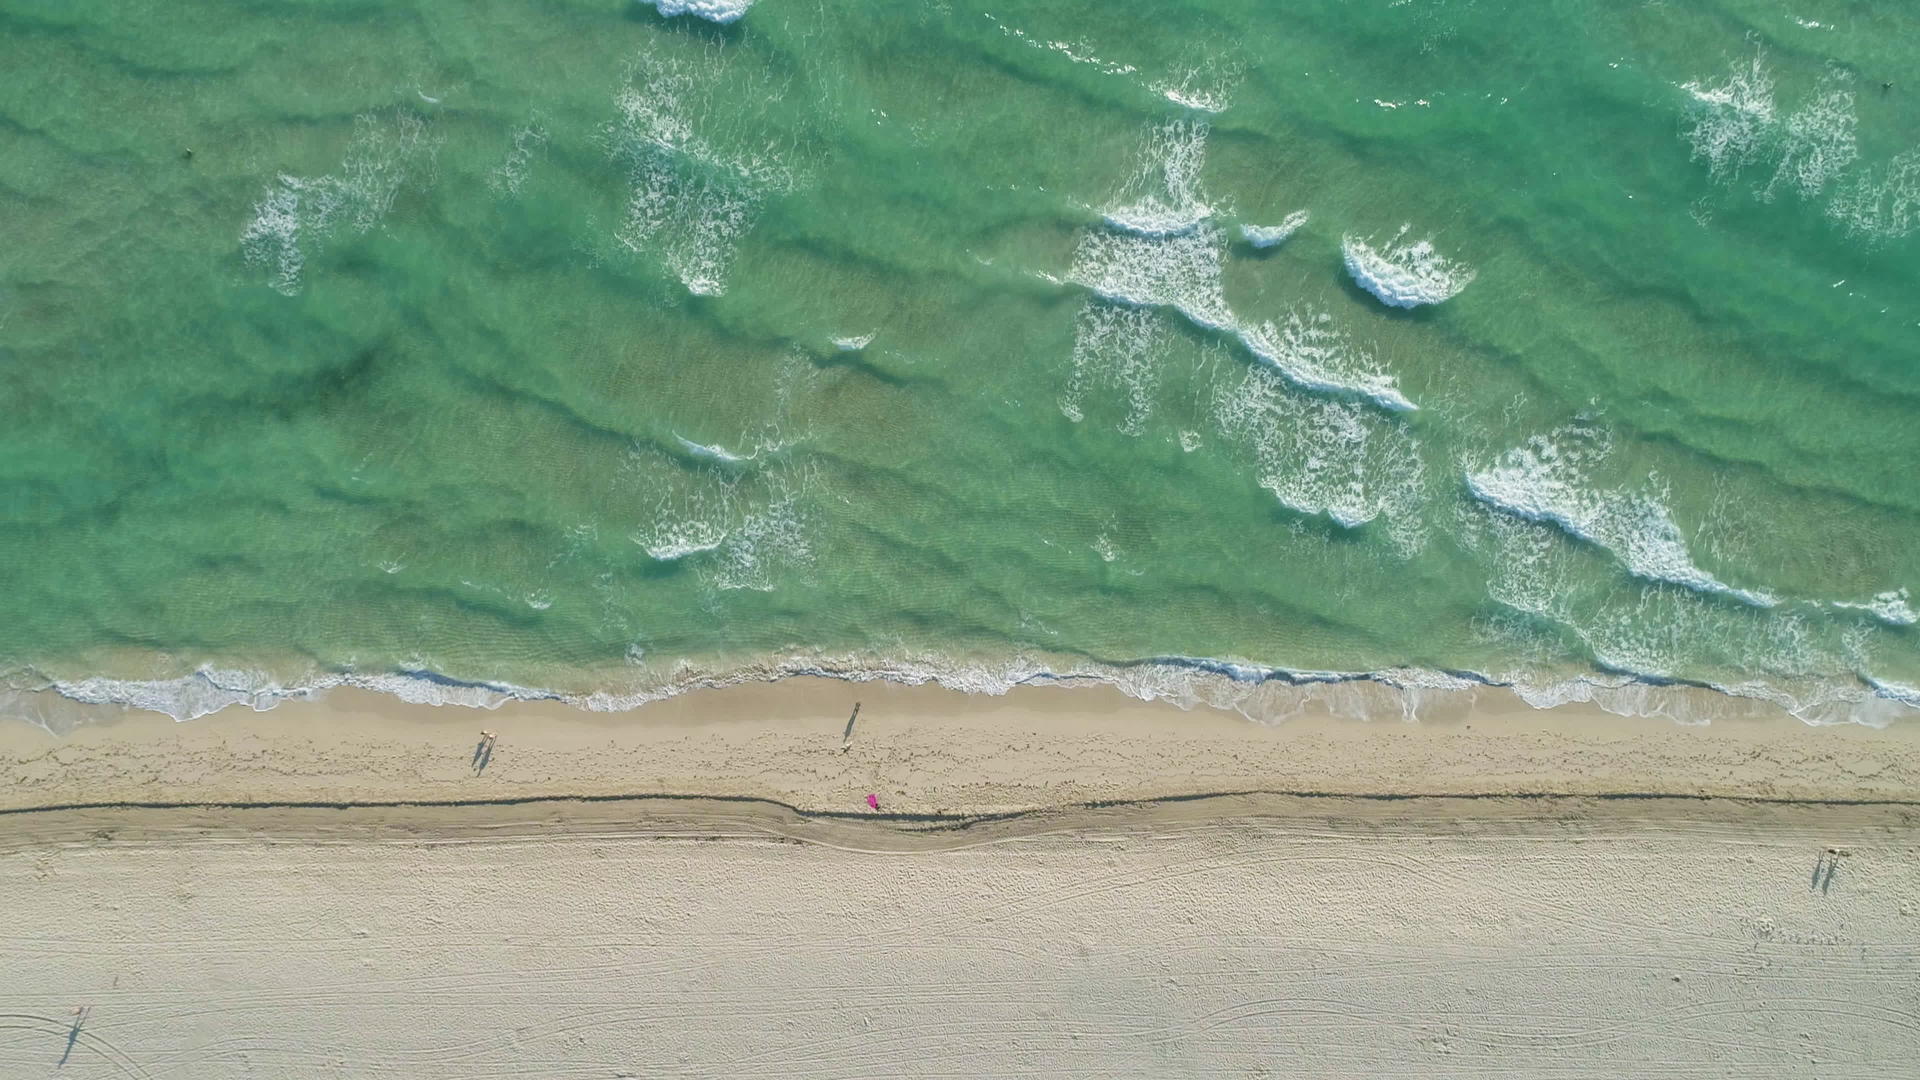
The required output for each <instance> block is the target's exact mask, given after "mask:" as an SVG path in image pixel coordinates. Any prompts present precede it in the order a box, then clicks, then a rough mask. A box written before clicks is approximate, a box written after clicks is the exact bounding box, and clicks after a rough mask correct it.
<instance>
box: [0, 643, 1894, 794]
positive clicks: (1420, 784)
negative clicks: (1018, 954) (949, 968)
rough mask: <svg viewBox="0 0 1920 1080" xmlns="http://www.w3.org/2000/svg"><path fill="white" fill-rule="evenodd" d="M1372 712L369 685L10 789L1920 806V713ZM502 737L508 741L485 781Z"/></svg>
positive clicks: (1086, 700) (62, 753)
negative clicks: (1849, 716)
mask: <svg viewBox="0 0 1920 1080" xmlns="http://www.w3.org/2000/svg"><path fill="white" fill-rule="evenodd" d="M1702 693H1707V692H1705V691H1702ZM1359 700H1363V699H1359ZM856 702H858V703H860V705H861V711H860V713H859V716H858V718H857V720H856V721H855V723H854V724H853V730H852V735H851V737H850V738H846V739H845V741H844V744H843V736H844V735H845V731H846V728H847V723H848V715H849V713H850V711H851V710H852V707H853V705H854V703H856ZM1380 704H1381V705H1382V706H1384V705H1385V704H1386V702H1384V701H1383V702H1381V703H1380ZM1382 713H1384V714H1385V716H1384V718H1381V714H1382ZM1358 715H1359V716H1368V715H1372V716H1374V717H1376V718H1373V719H1360V718H1356V716H1355V715H1348V714H1343V713H1342V712H1341V711H1340V710H1339V709H1337V708H1334V707H1330V706H1329V704H1328V703H1327V702H1325V701H1308V702H1306V703H1304V704H1303V705H1302V707H1301V709H1300V710H1299V712H1298V714H1297V715H1294V716H1292V717H1290V718H1289V719H1287V720H1285V721H1282V722H1278V723H1255V722H1252V721H1249V720H1247V719H1246V718H1244V717H1243V716H1242V715H1240V714H1239V713H1236V712H1231V711H1227V710H1223V709H1218V708H1214V707H1210V706H1206V705H1197V706H1192V707H1187V708H1182V707H1181V706H1179V705H1175V704H1171V703H1167V702H1161V701H1141V700H1138V699H1136V698H1133V697H1129V696H1128V695H1126V694H1124V693H1122V692H1121V691H1120V690H1119V689H1116V688H1114V687H1111V686H1094V687H1087V686H1076V687H1067V686H1027V687H1016V688H1014V689H1012V690H1010V691H1008V692H1007V693H1005V694H1003V695H997V696H988V695H982V694H970V693H965V692H962V691H957V690H949V689H946V688H943V687H940V686H937V685H931V684H923V685H917V686H909V685H901V684H896V683H851V682H847V681H843V680H839V679H832V678H823V677H814V676H796V677H791V678H788V679H783V680H780V681H778V682H772V683H743V684H738V685H734V686H729V687H721V688H715V689H703V690H694V691H690V692H688V693H686V694H682V695H678V696H675V697H671V698H665V699H662V700H659V701H655V702H652V703H649V704H647V705H644V706H642V707H640V708H638V709H634V710H631V711H628V712H622V713H596V712H589V711H586V710H582V709H579V708H576V707H574V706H573V705H570V704H567V703H564V702H559V701H509V702H506V703H503V704H500V705H499V706H498V707H496V708H492V709H488V710H485V711H479V712H475V711H469V710H466V709H459V708H447V707H444V706H434V705H421V704H410V703H407V702H404V701H401V700H399V699H397V698H394V697H391V696H389V695H386V694H381V693H376V692H373V691H367V690H347V689H338V690H333V691H330V692H328V693H327V694H325V695H323V696H320V697H318V698H315V699H309V700H293V701H287V702H283V703H281V704H280V705H278V706H277V707H275V708H272V709H268V710H265V711H260V712H251V711H241V710H226V711H223V712H220V713H218V714H215V715H211V716H205V717H202V718H200V719H198V720H196V721H194V722H192V723H178V722H175V721H173V720H171V719H169V718H167V717H165V716H163V715H160V714H157V713H151V712H142V711H139V710H134V709H131V708H127V707H110V706H77V705H75V706H72V709H71V711H69V712H68V713H67V714H64V715H63V716H61V717H58V718H49V717H41V718H39V720H38V721H33V720H23V719H18V718H15V719H6V720H0V775H6V776H8V777H9V779H10V780H11V783H10V784H9V785H8V787H7V790H6V792H5V793H4V795H0V810H12V811H20V810H27V809H31V808H36V807H54V806H79V805H87V806H100V805H112V804H128V805H133V804H143V805H150V806H160V805H202V806H204V805H224V806H236V807H237V806H242V805H249V804H270V803H280V804H323V805H329V806H333V805H347V804H409V805H418V804H428V803H444V804H469V805H485V804H501V803H503V802H521V803H525V802H529V801H561V800H568V799H615V798H668V797H677V798H689V797H713V798H721V799H759V800H766V801H769V802H772V803H778V804H784V805H786V806H789V807H792V808H793V809H794V810H795V811H796V812H800V813H806V814H842V813H844V814H851V815H854V816H875V817H880V818H882V819H887V818H889V817H892V816H896V815H903V816H904V817H905V818H929V819H933V818H965V817H979V816H984V815H998V814H1015V813H1027V812H1033V811H1040V810H1056V809H1060V808H1068V807H1085V806H1089V805H1098V804H1106V803H1116V802H1141V801H1154V800H1167V799H1190V798H1195V797H1199V796H1208V795H1220V794H1222V793H1266V794H1269V795H1275V796H1284V795H1289V794H1291V795H1298V796H1304V795H1313V796H1320V797H1355V798H1359V797H1370V798H1379V799H1386V798H1411V797H1439V796H1445V797H1462V796H1582V797H1624V796H1645V797H1654V796H1674V797H1693V798H1727V799H1747V800H1785V801H1806V802H1826V803H1835V802H1843V803H1844V802H1855V803H1902V802H1909V801H1920V724H1912V723H1894V724H1891V725H1889V726H1887V727H1885V728H1877V729H1876V728H1868V727H1865V726H1862V725H1858V724H1843V725H1827V726H1816V725H1809V724H1806V723H1804V722H1802V721H1799V720H1796V719H1793V718H1792V717H1790V716H1788V715H1786V714H1784V713H1780V712H1777V711H1774V712H1773V714H1772V715H1770V716H1769V715H1747V716H1731V717H1723V718H1721V719H1719V720H1716V721H1715V722H1713V723H1711V724H1706V725H1683V724H1679V723H1676V722H1675V721H1673V720H1671V719H1668V718H1666V717H1635V716H1619V715H1616V714H1614V713H1610V712H1607V711H1605V710H1603V709H1601V708H1599V707H1597V706H1594V705H1591V704H1583V705H1565V706H1560V707H1558V708H1555V709H1552V710H1540V709H1536V708H1533V707H1532V706H1530V705H1528V704H1526V703H1525V702H1523V701H1522V700H1520V699H1519V698H1518V697H1516V696H1514V695H1513V694H1511V693H1509V692H1506V691H1500V690H1493V689H1488V688H1479V689H1476V690H1472V691H1455V692H1450V693H1446V694H1435V695H1432V696H1430V697H1429V698H1428V699H1427V700H1425V701H1424V702H1423V704H1422V707H1421V709H1420V712H1419V715H1420V717H1421V718H1420V720H1418V721H1417V722H1410V721H1408V720H1405V719H1403V718H1402V714H1401V713H1400V712H1399V711H1398V710H1395V711H1392V712H1387V711H1386V709H1385V708H1384V707H1383V708H1381V709H1378V710H1366V709H1362V710H1360V711H1359V713H1358ZM49 720H53V721H54V722H53V723H48V721H49ZM483 728H484V729H486V730H489V731H494V732H496V733H497V735H498V740H497V743H496V744H495V748H494V753H493V756H492V758H491V760H490V762H489V763H488V764H487V766H486V768H485V769H484V770H479V771H477V770H476V769H475V768H474V767H473V766H474V758H475V752H476V750H477V749H478V747H477V743H478V739H479V732H480V731H481V729H483ZM56 729H64V730H65V731H66V733H65V734H61V735H55V734H54V733H53V732H54V730H56ZM868 794H873V795H875V796H876V798H877V800H878V801H879V803H880V806H879V814H878V815H875V814H874V813H873V812H872V811H871V810H870V809H869V808H868V807H867V806H866V803H865V797H866V795H868ZM901 819H902V820H904V818H901Z"/></svg>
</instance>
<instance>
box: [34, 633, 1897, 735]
mask: <svg viewBox="0 0 1920 1080" xmlns="http://www.w3.org/2000/svg"><path fill="white" fill-rule="evenodd" d="M625 668H626V670H627V671H629V672H633V673H634V674H633V675H632V676H630V679H631V681H630V682H629V684H628V685H622V686H616V687H609V688H605V689H595V690H556V689H540V688H534V687H526V686H519V685H515V684H512V683H507V682H500V681H491V680H489V681H471V680H460V679H452V678H448V677H445V676H443V675H439V674H435V673H434V672H433V671H432V669H431V668H420V669H410V670H406V671H400V672H392V673H359V672H347V673H332V672H329V673H321V674H316V675H314V676H311V677H309V678H307V679H305V680H302V681H300V682H298V683H297V684H291V685H283V684H281V683H279V682H277V681H275V680H274V679H273V678H271V677H269V676H266V675H264V674H262V673H255V672H235V671H222V670H215V669H211V668H203V669H201V670H199V671H196V672H194V673H193V674H191V675H187V676H183V677H180V678H177V679H166V680H148V681H138V680H115V679H104V678H95V679H84V680H74V681H60V680H50V681H48V682H46V683H45V684H42V686H41V687H40V689H44V690H47V691H51V692H53V693H57V694H60V695H61V696H64V697H67V698H70V699H72V700H76V701H81V702H86V703H91V704H113V705H124V706H128V707H132V708H138V709H144V710H150V711H154V712H159V713H163V714H165V715H168V716H171V717H173V718H174V719H176V720H189V719H193V718H196V717H200V716H204V715H207V714H209V713H212V712H216V711H218V710H220V709H224V708H230V707H233V706H246V707H250V708H253V709H256V710H265V709H270V708H272V707H274V706H275V705H278V704H280V703H281V702H283V701H291V700H303V699H311V698H314V697H317V696H319V695H321V694H323V693H325V692H326V691H328V690H331V689H334V688H337V687H352V688H356V689H364V690H371V691H375V692H378V693H385V694H390V695H393V696H394V697H397V698H399V699H400V700H403V701H407V702H410V703H414V704H429V705H451V706H460V707H466V708H480V709H492V708H498V707H499V706H501V705H504V704H506V703H508V702H511V701H560V702H565V703H567V704H571V705H573V706H576V707H578V708H581V709H585V710H588V711H593V712H625V711H629V710H631V709H634V708H638V707H639V706H641V705H644V704H646V703H648V702H652V701H659V700H662V699H665V698H669V697H674V696H677V695H679V694H684V693H687V692H690V691H693V690H700V689H711V688H718V687H724V686H733V685H739V684H742V683H754V682H767V681H772V680H775V679H781V678H787V677H791V676H797V675H798V676H814V677H825V678H835V679H844V680H847V681H850V682H881V681H885V682H892V683H899V684H905V685H910V686H911V685H920V684H924V683H933V684H937V685H940V686H944V687H947V688H949V689H952V690H958V691H963V692H968V693H978V694H989V695H1000V694H1005V693H1007V692H1008V691H1010V690H1012V689H1013V688H1015V687H1018V686H1034V685H1053V686H1079V685H1108V686H1113V687H1115V688H1116V689H1118V690H1120V691H1121V692H1122V693H1125V694H1127V695H1128V696H1130V697H1134V698H1137V699H1140V700H1143V701H1165V702H1169V703H1171V704H1174V705H1177V706H1179V707H1181V708H1194V707H1198V706H1206V707H1210V708H1214V709H1220V710H1226V711H1232V712H1237V713H1239V714H1241V715H1242V716H1245V717H1247V718H1248V719H1250V720H1253V721H1256V722H1261V723H1280V722H1284V721H1286V720H1287V719H1289V718H1291V717H1294V716H1298V715H1301V714H1303V713H1305V712H1307V711H1309V710H1315V711H1326V712H1332V713H1333V714H1334V715H1337V716H1342V717H1350V718H1353V719H1355V720H1377V719H1380V718H1381V717H1385V716H1392V717H1394V718H1395V719H1397V720H1410V721H1411V720H1418V719H1420V717H1421V714H1422V713H1423V712H1424V711H1426V710H1427V709H1428V708H1430V707H1438V708H1449V709H1451V710H1457V709H1459V708H1461V707H1462V706H1463V705H1464V704H1465V702H1466V701H1469V700H1471V698H1470V697H1466V698H1463V697H1461V695H1474V694H1476V693H1478V692H1479V691H1480V688H1481V687H1483V686H1484V687H1501V688H1506V689H1510V690H1511V691H1512V692H1513V693H1515V694H1516V695H1517V696H1518V697H1520V699H1521V700H1523V701H1525V702H1526V703H1528V704H1529V705H1532V706H1534V707H1535V708H1551V707H1554V706H1557V705H1562V704H1567V703H1572V702H1584V703H1591V704H1593V705H1595V706H1597V707H1599V708H1601V709H1604V710H1606V711H1608V712H1611V713H1615V714H1617V715H1622V716H1657V717H1667V718H1669V719H1674V720H1677V721H1680V722H1682V723H1703V722H1706V721H1708V720H1710V719H1713V718H1715V717H1716V716H1717V715H1732V716H1738V715H1751V714H1752V712H1753V710H1752V708H1751V707H1748V706H1743V705H1742V704H1741V701H1740V698H1741V697H1743V696H1744V697H1755V698H1756V699H1757V700H1760V701H1765V702H1769V703H1771V704H1774V705H1780V706H1782V707H1785V708H1787V709H1788V711H1789V712H1792V713H1793V715H1795V716H1797V717H1799V718H1800V719H1801V720H1803V721H1805V722H1807V723H1810V724H1821V723H1842V722H1852V723H1861V724H1868V725H1872V726H1876V727H1877V726H1883V725H1885V724H1887V723H1889V722H1892V721H1893V720H1895V719H1900V718H1903V717H1904V718H1910V717H1912V716H1913V715H1914V714H1915V712H1916V711H1920V688H1917V687H1913V686H1910V685H1907V684H1903V683H1899V682H1894V681H1890V680H1882V679H1875V678H1872V677H1871V676H1866V677H1864V679H1865V682H1866V684H1867V687H1868V688H1856V687H1848V686H1845V685H1840V684H1828V685H1824V686H1820V687H1809V688H1806V689H1805V690H1804V691H1803V692H1801V693H1798V694H1794V693H1786V692H1782V691H1779V690H1777V689H1773V688H1766V687H1762V688H1761V689H1762V690H1763V691H1764V692H1763V693H1762V694H1759V695H1744V694H1742V693H1741V692H1740V691H1741V690H1742V689H1748V688H1729V689H1728V690H1727V691H1725V693H1726V695H1727V696H1725V697H1721V698H1713V697H1705V696H1702V695H1701V694H1700V693H1699V692H1697V691H1693V690H1689V689H1687V688H1672V687H1666V686H1661V685H1656V684H1650V683H1648V682H1645V681H1642V680H1636V679H1633V678H1631V677H1628V676H1623V675H1610V674H1584V675H1572V676H1565V677H1547V678H1534V677H1527V676H1518V677H1513V676H1489V675H1483V674H1478V673H1473V672H1439V671H1430V670H1423V669H1418V668H1395V669H1390V670H1385V671H1378V672H1330V671H1290V670H1287V669H1284V668H1275V667H1268V666H1264V665H1260V664H1255V663H1250V662H1247V661H1242V660H1210V659H1199V658H1189V657H1155V658H1149V659H1144V660H1141V661H1138V662H1134V663H1129V664H1118V665H1115V664H1100V663H1096V662H1091V661H1086V660H1074V659H1065V658H1060V659H1057V660H1049V659H1048V658H1046V657H1041V656H1032V655H1016V656H1011V657H1008V658H1006V659H1005V660H1002V661H998V662H979V661H970V662H969V661H958V660H954V659H952V658H948V657H944V656H937V655H911V654H910V655H900V656H876V655H871V654H863V655H850V656H820V655H809V654H789V655H775V656H771V657H768V658H767V659H765V660H764V661H762V662H759V663H753V664H739V665H734V666H729V667H724V668H707V667H701V666H699V665H695V664H691V663H687V662H680V663H677V664H675V665H674V666H673V667H672V668H671V669H669V670H666V671H652V670H650V669H648V668H647V667H646V653H645V650H643V649H639V648H638V647H637V646H636V647H635V648H634V649H632V650H630V653H629V659H628V663H627V664H626V665H625ZM32 692H33V691H32V690H31V689H28V690H25V691H20V692H15V693H14V694H13V695H12V698H11V701H10V702H0V704H5V705H6V711H7V712H8V714H14V713H20V712H23V710H22V708H21V705H20V702H21V699H22V698H23V697H25V696H26V695H27V694H31V693H32ZM1702 710H1705V711H1702Z"/></svg>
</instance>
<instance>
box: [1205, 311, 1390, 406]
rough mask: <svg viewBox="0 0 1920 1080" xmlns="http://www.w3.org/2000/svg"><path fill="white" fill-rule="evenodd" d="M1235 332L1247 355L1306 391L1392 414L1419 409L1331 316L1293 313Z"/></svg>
mask: <svg viewBox="0 0 1920 1080" xmlns="http://www.w3.org/2000/svg"><path fill="white" fill-rule="evenodd" d="M1233 333H1234V336H1235V337H1236V338H1238V340H1239V341H1240V343H1241V344H1242V345H1245V346H1246V348H1247V351H1248V352H1251V353H1252V354H1253V355H1254V356H1255V357H1257V358H1259V359H1260V360H1261V361H1262V362H1264V363H1266V364H1268V365H1270V366H1271V367H1272V368H1273V369H1274V370H1275V371H1277V372H1279V373H1280V374H1281V375H1282V376H1283V377H1285V378H1286V380H1287V381H1288V382H1291V383H1293V384H1294V385H1295V386H1298V387H1300V388H1302V389H1305V390H1313V391H1316V392H1319V393H1329V394H1357V395H1359V396H1361V397H1365V398H1369V399H1371V400H1372V401H1373V402H1374V403H1375V404H1377V405H1379V406H1380V407H1381V408H1383V409H1389V410H1392V411H1393V412H1412V411H1413V410H1415V409H1417V408H1418V407H1419V406H1417V405H1415V404H1414V403H1413V402H1412V401H1409V400H1408V399H1407V396H1406V395H1405V394H1402V393H1401V392H1400V386H1399V381H1398V380H1396V379H1395V378H1394V377H1393V376H1391V375H1388V374H1387V373H1385V372H1383V371H1381V370H1379V366H1378V364H1377V363H1376V362H1375V361H1374V359H1373V356H1372V354H1370V353H1368V352H1367V351H1366V350H1365V349H1364V348H1362V347H1361V346H1360V345H1358V344H1357V343H1355V342H1354V341H1353V339H1352V338H1351V337H1350V336H1348V334H1347V333H1346V332H1345V331H1343V330H1341V329H1340V328H1339V327H1337V326H1335V325H1334V323H1333V317H1332V316H1330V315H1328V314H1327V313H1326V312H1320V313H1319V314H1316V315H1312V316H1307V315H1302V314H1301V313H1300V312H1299V311H1290V312H1288V313H1287V316H1286V317H1285V318H1284V319H1281V320H1279V321H1278V322H1272V321H1269V322H1263V323H1260V324H1258V325H1255V326H1238V327H1235V328H1234V331H1233Z"/></svg>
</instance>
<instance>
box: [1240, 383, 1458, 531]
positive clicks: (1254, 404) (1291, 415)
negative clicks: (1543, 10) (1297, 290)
mask: <svg viewBox="0 0 1920 1080" xmlns="http://www.w3.org/2000/svg"><path fill="white" fill-rule="evenodd" d="M1212 409H1213V416H1214V422H1215V423H1216V424H1217V425H1218V428H1219V431H1220V434H1221V436H1222V437H1223V439H1225V440H1226V441H1227V442H1228V443H1229V444H1230V445H1234V446H1239V447H1242V448H1244V449H1245V450H1246V451H1248V452H1250V453H1251V455H1252V457H1253V459H1254V465H1255V469H1256V477H1257V480H1258V482H1259V484H1260V486H1262V487H1264V488H1266V489H1267V490H1268V491H1270V492H1272V493H1273V495H1274V498H1276V499H1278V500H1279V501H1280V503H1281V504H1282V505H1284V506H1286V507H1288V508H1289V509H1292V510H1295V511H1297V512H1299V513H1302V514H1308V515H1314V514H1325V515H1326V516H1327V517H1328V518H1329V519H1330V520H1332V521H1333V522H1334V523H1335V524H1337V525H1340V526H1341V527H1343V528H1349V529H1351V528H1357V527H1359V526H1361V525H1365V524H1367V523H1368V522H1371V521H1373V520H1375V519H1376V518H1380V517H1382V516H1384V517H1385V518H1386V519H1387V525H1388V529H1389V535H1390V536H1391V537H1392V539H1393V540H1394V541H1395V544H1396V546H1397V547H1398V548H1399V549H1400V550H1401V552H1402V553H1403V554H1408V555H1411V554H1412V553H1414V552H1415V551H1417V550H1418V549H1419V548H1420V547H1421V546H1422V544H1423V542H1424V539H1425V532H1424V529H1423V527H1422V525H1421V524H1420V508H1421V505H1422V503H1423V498H1422V492H1423V488H1424V485H1425V481H1426V464H1425V460H1424V457H1423V455H1422V453H1421V449H1420V445H1419V443H1418V441H1417V440H1416V439H1415V438H1414V437H1413V435H1412V433H1411V432H1410V431H1409V430H1408V429H1407V427H1406V425H1405V424H1404V423H1403V422H1401V421H1399V420H1396V419H1393V418H1391V417H1387V416H1383V415H1381V414H1380V413H1379V412H1378V411H1376V410H1373V409H1369V408H1366V407H1364V406H1362V405H1361V404H1360V403H1359V402H1356V401H1350V400H1338V399H1327V398H1324V397H1319V396H1315V395H1309V394H1303V393H1301V392H1300V391H1299V390H1298V389H1296V388H1295V387H1293V386H1292V385H1289V381H1288V380H1285V379H1283V378H1282V377H1281V376H1280V375H1279V374H1278V373H1277V372H1276V371H1274V370H1272V369H1268V368H1262V367H1249V368H1246V369H1245V371H1244V374H1243V375H1242V377H1241V379H1240V380H1239V381H1237V382H1234V381H1225V382H1223V383H1221V384H1220V385H1218V386H1217V387H1216V388H1215V393H1214V399H1213V405H1212Z"/></svg>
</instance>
